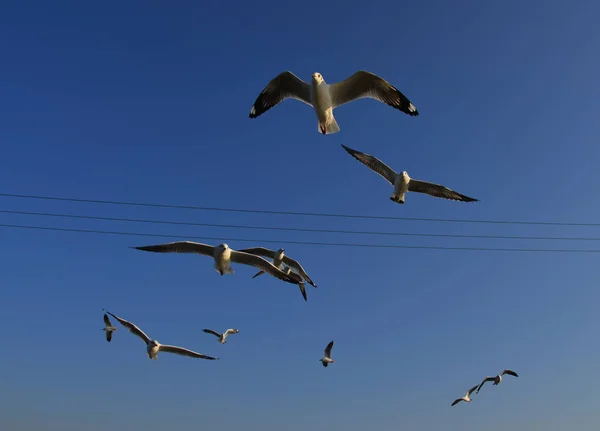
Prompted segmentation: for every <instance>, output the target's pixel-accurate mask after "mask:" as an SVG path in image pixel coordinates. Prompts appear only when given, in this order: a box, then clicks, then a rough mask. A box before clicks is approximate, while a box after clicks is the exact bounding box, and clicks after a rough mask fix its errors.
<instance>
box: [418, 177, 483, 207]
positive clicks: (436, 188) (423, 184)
mask: <svg viewBox="0 0 600 431" xmlns="http://www.w3.org/2000/svg"><path fill="white" fill-rule="evenodd" d="M408 190H409V191H411V192H417V193H426V194H428V195H431V196H435V197H436V198H444V199H450V200H453V201H462V202H478V201H479V199H475V198H471V197H469V196H465V195H463V194H460V193H458V192H455V191H454V190H451V189H449V188H448V187H445V186H441V185H439V184H434V183H428V182H427V181H419V180H413V179H412V178H411V180H410V181H409V182H408Z"/></svg>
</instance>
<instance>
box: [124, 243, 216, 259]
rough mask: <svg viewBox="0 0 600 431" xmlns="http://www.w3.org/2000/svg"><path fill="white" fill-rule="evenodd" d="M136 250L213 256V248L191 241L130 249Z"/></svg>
mask: <svg viewBox="0 0 600 431" xmlns="http://www.w3.org/2000/svg"><path fill="white" fill-rule="evenodd" d="M131 248H135V249H137V250H144V251H152V252H155V253H198V254H204V255H206V256H213V255H214V249H215V248H214V247H213V246H212V245H208V244H202V243H201V242H193V241H175V242H168V243H166V244H157V245H144V246H140V247H131Z"/></svg>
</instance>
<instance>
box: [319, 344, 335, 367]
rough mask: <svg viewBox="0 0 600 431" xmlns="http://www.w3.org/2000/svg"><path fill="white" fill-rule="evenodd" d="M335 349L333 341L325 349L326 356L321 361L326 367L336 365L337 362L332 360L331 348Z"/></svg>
mask: <svg viewBox="0 0 600 431" xmlns="http://www.w3.org/2000/svg"><path fill="white" fill-rule="evenodd" d="M332 347H333V340H332V341H330V342H329V344H328V345H327V347H325V356H323V357H322V358H321V359H319V361H321V363H322V364H323V366H324V367H327V365H329V364H332V363H334V362H335V361H334V360H333V359H331V348H332Z"/></svg>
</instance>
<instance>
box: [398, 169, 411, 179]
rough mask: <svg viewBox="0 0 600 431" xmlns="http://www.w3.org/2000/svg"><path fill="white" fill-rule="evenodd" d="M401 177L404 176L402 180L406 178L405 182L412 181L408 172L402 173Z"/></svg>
mask: <svg viewBox="0 0 600 431" xmlns="http://www.w3.org/2000/svg"><path fill="white" fill-rule="evenodd" d="M400 175H402V178H404V179H405V180H410V177H409V176H408V172H406V171H402V172H400Z"/></svg>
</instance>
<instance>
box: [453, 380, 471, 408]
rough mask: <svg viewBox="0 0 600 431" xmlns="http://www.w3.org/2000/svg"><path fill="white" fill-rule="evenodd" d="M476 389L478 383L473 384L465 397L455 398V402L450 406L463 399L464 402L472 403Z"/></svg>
mask: <svg viewBox="0 0 600 431" xmlns="http://www.w3.org/2000/svg"><path fill="white" fill-rule="evenodd" d="M475 389H477V385H475V386H473V387H472V388H471V389H469V390H468V391H467V393H466V394H465V396H464V397H460V398H457V399H455V400H454V402H453V403H452V404H451V406H450V407H452V406H454V405H456V404H458V403H460V402H461V401H464V402H466V403H470V402H471V394H472V393H473V391H474V390H475Z"/></svg>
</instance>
